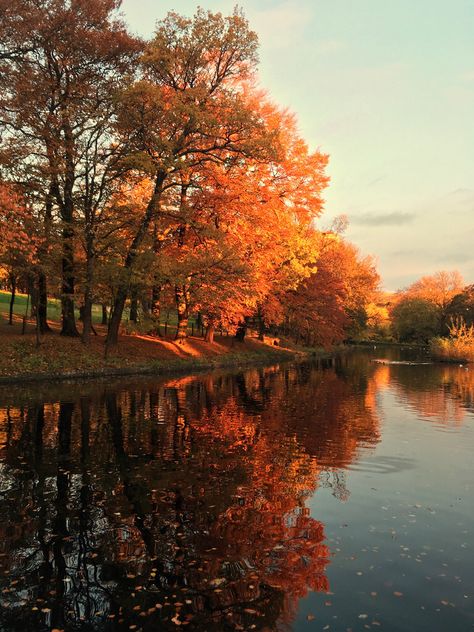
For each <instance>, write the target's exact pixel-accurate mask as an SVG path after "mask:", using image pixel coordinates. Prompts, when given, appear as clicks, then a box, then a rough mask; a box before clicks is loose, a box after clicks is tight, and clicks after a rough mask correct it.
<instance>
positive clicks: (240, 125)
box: [107, 9, 268, 345]
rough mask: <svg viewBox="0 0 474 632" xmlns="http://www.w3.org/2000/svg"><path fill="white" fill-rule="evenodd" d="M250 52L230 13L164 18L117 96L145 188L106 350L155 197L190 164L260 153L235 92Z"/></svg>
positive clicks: (260, 142)
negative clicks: (136, 73) (136, 74)
mask: <svg viewBox="0 0 474 632" xmlns="http://www.w3.org/2000/svg"><path fill="white" fill-rule="evenodd" d="M256 49H257V37H256V35H255V33H253V32H252V31H251V30H250V29H249V28H248V24H247V21H246V20H245V19H244V17H243V16H242V15H241V13H239V12H238V11H235V12H234V13H233V14H232V15H231V16H229V17H226V18H224V17H223V16H222V15H221V14H220V13H217V14H212V13H211V12H207V13H206V12H205V11H203V10H202V9H200V10H198V12H197V13H196V15H195V16H194V18H193V19H187V18H184V17H181V16H179V15H178V14H176V13H170V14H168V16H167V17H166V18H165V19H164V20H163V21H161V22H160V23H159V24H158V27H157V31H156V34H155V37H154V39H153V40H152V41H151V42H149V44H148V45H147V47H146V49H145V53H144V55H143V57H142V65H141V72H142V78H141V79H140V80H139V81H137V82H136V83H134V84H133V85H132V86H130V88H129V89H127V90H126V91H125V92H124V93H123V95H122V113H121V116H120V119H119V130H120V133H121V134H122V137H124V138H126V139H127V141H128V142H129V144H130V148H131V151H130V154H129V158H128V164H129V165H131V166H133V168H134V169H135V170H136V171H138V172H139V173H142V174H143V175H144V176H146V177H148V178H150V180H151V182H152V184H153V186H152V192H151V195H150V198H149V200H148V203H147V205H146V208H145V211H144V212H143V213H142V215H141V217H140V221H139V222H138V224H137V228H136V230H135V231H134V232H133V233H132V234H130V239H129V242H128V247H127V255H126V257H125V260H124V265H123V267H124V274H123V282H122V284H121V285H120V287H119V288H118V290H117V295H116V298H115V301H114V308H113V314H112V318H111V321H110V326H109V332H108V337H107V342H108V344H109V345H110V344H115V343H116V342H117V336H118V328H119V324H120V321H121V318H122V313H123V309H124V307H125V302H126V299H127V295H128V288H129V277H130V274H131V270H132V268H133V266H134V263H135V261H136V258H137V257H138V256H139V252H140V248H141V246H142V244H143V241H144V239H145V237H146V235H147V233H148V232H149V231H150V230H151V229H152V228H153V229H154V226H158V229H159V223H160V220H161V205H162V201H163V194H164V193H165V192H166V191H167V190H168V189H170V188H173V187H180V186H181V184H182V182H181V177H180V175H181V174H182V173H183V172H184V171H187V170H189V169H193V168H194V167H196V166H197V165H200V164H204V163H206V162H211V161H212V162H219V161H232V160H239V159H242V157H245V156H248V155H252V156H256V155H264V154H265V152H266V148H267V146H268V142H267V139H266V135H265V130H264V128H263V126H262V123H261V121H259V119H258V117H257V116H256V115H255V114H254V112H253V111H252V110H251V109H250V108H249V107H248V106H247V105H246V103H245V99H244V98H243V95H242V89H241V81H242V80H243V79H245V78H247V77H248V76H249V74H250V73H251V72H252V71H253V69H254V66H255V63H256ZM158 248H159V244H158V243H156V244H155V250H157V249H158Z"/></svg>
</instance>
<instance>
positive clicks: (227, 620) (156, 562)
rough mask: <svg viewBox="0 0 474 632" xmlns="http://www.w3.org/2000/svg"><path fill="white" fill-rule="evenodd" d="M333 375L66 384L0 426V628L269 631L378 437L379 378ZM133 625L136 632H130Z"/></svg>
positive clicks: (321, 560) (290, 606) (319, 563)
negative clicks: (323, 499)
mask: <svg viewBox="0 0 474 632" xmlns="http://www.w3.org/2000/svg"><path fill="white" fill-rule="evenodd" d="M340 368H341V367H338V366H337V364H336V365H335V366H330V367H328V368H327V369H326V370H314V368H311V367H308V366H304V365H301V366H291V367H283V368H272V369H259V370H253V371H248V372H246V373H241V374H238V375H228V374H219V373H217V374H213V375H209V376H201V377H193V378H182V379H176V380H170V381H167V382H161V383H158V382H153V381H150V380H147V381H145V380H142V381H139V382H135V383H132V384H128V385H127V386H126V387H123V385H122V386H120V385H118V386H117V387H112V386H108V385H103V386H100V385H99V386H95V387H94V389H93V390H92V391H91V390H90V389H88V388H87V387H85V386H84V387H71V386H65V387H63V388H62V392H61V393H59V392H58V393H54V392H53V393H52V396H51V394H50V395H48V394H46V395H44V396H40V394H38V393H36V394H35V395H34V396H31V397H29V398H26V400H25V401H24V402H22V404H23V405H20V406H16V407H15V406H14V405H13V404H14V402H13V401H11V400H12V398H10V403H9V405H8V406H6V407H5V408H4V409H2V413H1V417H0V424H1V425H0V428H1V432H0V450H1V465H0V467H1V470H0V494H1V497H0V499H1V507H2V516H3V521H2V527H1V543H0V564H1V567H2V575H1V590H2V593H1V606H2V608H1V615H0V616H1V619H0V626H1V628H2V629H9V630H47V629H51V628H56V629H65V630H76V629H77V630H108V629H110V630H115V629H117V630H120V629H124V630H125V629H127V630H128V629H130V626H137V627H136V629H143V630H152V629H157V626H158V625H159V626H160V627H159V629H175V628H176V625H178V624H181V625H184V626H187V627H188V629H195V630H215V631H216V632H217V631H218V630H219V631H220V630H239V629H240V630H248V629H256V630H275V629H277V628H279V627H280V626H282V625H285V624H289V623H290V622H291V621H292V619H293V618H294V616H295V613H296V608H297V604H298V600H299V599H300V598H302V597H304V596H305V595H306V594H307V592H308V591H309V590H313V591H327V590H328V589H329V586H328V582H327V579H326V575H325V570H326V566H327V564H328V563H329V556H330V552H329V550H328V549H327V546H326V545H325V536H324V528H323V525H322V523H321V522H319V521H318V520H316V519H314V518H313V517H311V516H310V515H309V510H308V509H307V501H308V499H309V498H310V497H311V496H312V495H313V494H314V492H315V490H316V488H317V485H318V484H323V485H326V486H331V487H332V489H333V493H334V494H335V495H336V496H337V497H338V498H340V499H342V500H344V499H345V498H347V496H348V493H349V492H348V490H346V488H345V484H344V468H346V467H347V466H348V465H349V464H350V463H351V462H353V461H354V459H356V457H357V455H358V454H359V452H360V450H362V449H364V448H367V447H369V448H370V447H371V446H374V445H375V444H376V443H377V441H378V440H379V421H378V417H377V407H376V404H375V403H374V399H375V394H374V393H375V391H376V388H377V385H376V383H375V382H374V381H373V380H370V379H368V378H367V375H366V376H365V377H361V373H360V372H358V371H354V372H351V371H350V370H347V367H346V368H345V370H344V371H341V370H340ZM132 629H133V628H132Z"/></svg>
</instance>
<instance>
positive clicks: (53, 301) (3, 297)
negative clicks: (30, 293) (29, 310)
mask: <svg viewBox="0 0 474 632" xmlns="http://www.w3.org/2000/svg"><path fill="white" fill-rule="evenodd" d="M10 298H11V294H10V292H5V291H4V290H0V314H4V315H5V314H6V315H7V316H8V314H9V312H10ZM27 303H28V297H27V295H26V294H16V296H15V303H14V305H13V313H14V314H15V316H19V317H20V318H23V316H24V315H25V310H26V305H27ZM76 316H79V310H76ZM48 320H51V321H53V322H55V321H56V322H59V321H60V320H61V301H60V300H59V299H58V298H48ZM92 320H93V322H94V323H100V322H101V321H102V309H101V307H100V305H94V306H93V308H92Z"/></svg>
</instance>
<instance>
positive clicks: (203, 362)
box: [0, 351, 332, 385]
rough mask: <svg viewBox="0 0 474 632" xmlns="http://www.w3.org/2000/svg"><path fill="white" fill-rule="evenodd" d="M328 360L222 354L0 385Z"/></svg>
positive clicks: (20, 377) (19, 378) (34, 376)
mask: <svg viewBox="0 0 474 632" xmlns="http://www.w3.org/2000/svg"><path fill="white" fill-rule="evenodd" d="M311 357H314V358H330V357H332V354H330V353H325V352H321V353H319V352H316V351H315V352H314V353H312V352H308V353H304V352H300V351H298V352H296V351H294V352H292V351H282V352H280V353H279V352H270V353H264V352H261V353H241V354H232V353H229V354H223V355H222V356H216V357H205V358H200V359H199V360H196V359H179V360H171V361H166V360H163V361H158V362H155V363H152V364H147V365H142V366H140V365H138V366H131V367H126V366H117V367H103V368H100V369H91V370H80V371H69V370H65V371H62V372H49V373H48V372H41V373H20V374H16V375H2V376H0V385H7V384H12V385H21V384H22V383H30V384H31V383H40V382H63V381H68V380H83V379H100V378H105V377H114V378H120V377H135V376H136V377H138V376H141V375H142V376H148V377H150V376H154V375H156V376H160V377H161V376H166V375H173V374H182V373H194V372H201V371H207V370H212V369H221V368H232V367H235V368H239V367H245V368H247V367H251V366H260V365H271V364H274V363H278V362H291V361H293V360H297V359H307V358H311Z"/></svg>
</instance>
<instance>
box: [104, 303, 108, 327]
mask: <svg viewBox="0 0 474 632" xmlns="http://www.w3.org/2000/svg"><path fill="white" fill-rule="evenodd" d="M108 322H109V315H108V313H107V305H106V304H105V303H102V324H103V325H107V323H108Z"/></svg>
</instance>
